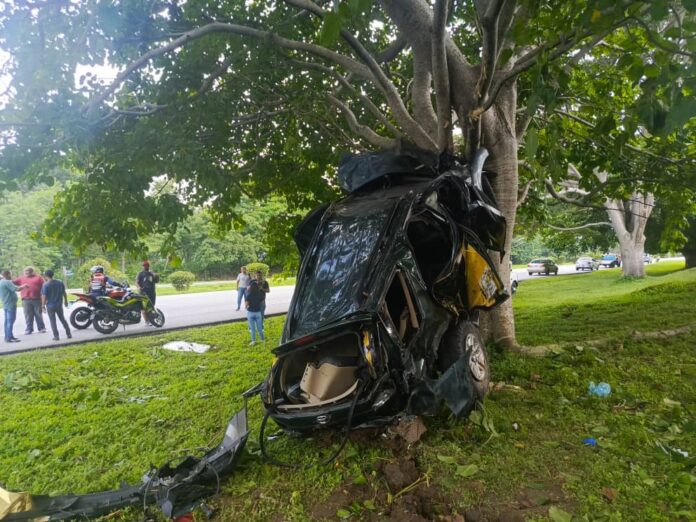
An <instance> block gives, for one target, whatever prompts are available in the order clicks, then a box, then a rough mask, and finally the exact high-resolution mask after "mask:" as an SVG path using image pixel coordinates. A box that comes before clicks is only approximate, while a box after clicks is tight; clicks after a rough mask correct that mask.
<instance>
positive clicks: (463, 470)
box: [455, 464, 479, 478]
mask: <svg viewBox="0 0 696 522" xmlns="http://www.w3.org/2000/svg"><path fill="white" fill-rule="evenodd" d="M478 471H479V467H478V466H477V465H476V464H467V465H465V466H457V471H455V473H456V474H457V476H458V477H464V478H466V477H473V476H474V475H476V473H478Z"/></svg>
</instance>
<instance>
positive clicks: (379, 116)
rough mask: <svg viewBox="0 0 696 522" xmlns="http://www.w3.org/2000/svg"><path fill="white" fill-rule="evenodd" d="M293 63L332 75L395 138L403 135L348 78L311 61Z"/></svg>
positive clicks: (295, 61)
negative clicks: (358, 99)
mask: <svg viewBox="0 0 696 522" xmlns="http://www.w3.org/2000/svg"><path fill="white" fill-rule="evenodd" d="M293 61H294V63H296V64H297V65H300V66H301V67H306V68H308V69H314V70H316V71H320V72H322V73H324V74H327V75H329V76H333V77H334V78H335V79H336V80H337V81H338V82H339V83H340V84H341V86H342V87H344V88H345V89H346V90H348V91H349V92H350V93H351V94H352V95H353V96H356V97H358V98H360V100H361V101H362V103H363V104H364V105H365V107H366V108H367V109H368V110H369V111H370V112H371V113H372V114H373V115H374V116H375V117H376V118H377V119H378V120H379V121H380V122H381V123H382V124H383V125H384V126H385V127H386V128H387V129H389V131H390V132H391V133H392V134H393V135H394V136H395V137H396V138H401V137H402V136H403V135H402V133H401V131H400V130H399V129H397V128H396V127H394V125H393V124H392V123H391V122H390V121H389V119H388V118H387V117H386V116H385V115H384V113H382V111H380V110H379V108H378V107H377V106H376V105H375V104H374V103H373V102H372V100H371V99H370V98H369V97H368V96H367V95H365V94H363V93H362V92H359V91H358V90H357V89H356V88H355V87H353V85H351V83H350V82H349V81H348V79H347V78H346V77H345V76H343V75H342V74H340V73H339V72H338V71H336V70H334V69H332V68H331V67H326V66H325V65H321V64H318V63H312V62H300V61H298V60H293Z"/></svg>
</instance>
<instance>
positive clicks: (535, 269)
mask: <svg viewBox="0 0 696 522" xmlns="http://www.w3.org/2000/svg"><path fill="white" fill-rule="evenodd" d="M527 273H528V274H529V275H532V274H546V275H549V274H554V275H558V265H556V263H554V262H553V260H551V259H548V258H543V259H535V260H533V261H531V262H530V263H529V264H528V265H527Z"/></svg>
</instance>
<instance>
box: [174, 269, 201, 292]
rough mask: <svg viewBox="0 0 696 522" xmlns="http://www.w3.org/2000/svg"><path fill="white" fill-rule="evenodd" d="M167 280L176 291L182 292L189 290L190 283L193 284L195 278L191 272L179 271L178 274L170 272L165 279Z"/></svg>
mask: <svg viewBox="0 0 696 522" xmlns="http://www.w3.org/2000/svg"><path fill="white" fill-rule="evenodd" d="M167 279H168V280H169V282H170V283H171V284H172V286H173V287H174V288H175V289H176V290H179V291H182V290H188V289H189V287H190V286H191V283H193V282H194V281H195V280H196V276H195V275H193V274H192V273H191V272H185V271H183V270H180V271H178V272H172V273H171V274H169V277H167Z"/></svg>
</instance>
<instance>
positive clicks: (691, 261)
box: [683, 248, 696, 268]
mask: <svg viewBox="0 0 696 522" xmlns="http://www.w3.org/2000/svg"><path fill="white" fill-rule="evenodd" d="M683 254H684V259H686V268H696V249H694V250H687V249H686V248H684V252H683Z"/></svg>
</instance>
